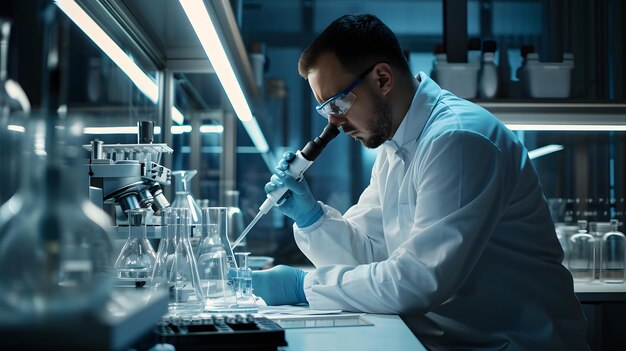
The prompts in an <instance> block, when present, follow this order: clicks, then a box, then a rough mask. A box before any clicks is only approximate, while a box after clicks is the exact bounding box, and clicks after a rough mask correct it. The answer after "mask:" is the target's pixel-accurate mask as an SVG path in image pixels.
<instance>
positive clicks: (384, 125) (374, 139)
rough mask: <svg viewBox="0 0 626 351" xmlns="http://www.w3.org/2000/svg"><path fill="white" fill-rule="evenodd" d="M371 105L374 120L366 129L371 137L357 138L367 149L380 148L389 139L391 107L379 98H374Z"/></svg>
mask: <svg viewBox="0 0 626 351" xmlns="http://www.w3.org/2000/svg"><path fill="white" fill-rule="evenodd" d="M373 103H374V115H375V116H376V118H375V119H374V120H373V121H371V124H370V125H369V128H367V129H369V131H370V133H372V135H371V136H370V137H368V138H357V139H358V140H359V141H360V142H361V144H363V146H365V147H366V148H369V149H375V148H377V147H379V146H381V145H382V144H383V143H384V142H385V141H387V140H388V139H389V138H390V137H391V135H390V134H391V106H390V105H389V103H387V102H385V101H384V100H383V99H382V98H380V97H376V98H375V100H374V102H373Z"/></svg>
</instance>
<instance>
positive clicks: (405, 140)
mask: <svg viewBox="0 0 626 351" xmlns="http://www.w3.org/2000/svg"><path fill="white" fill-rule="evenodd" d="M416 78H417V79H418V80H419V81H420V84H419V87H418V88H417V91H416V92H415V95H414V96H413V100H412V101H411V106H410V107H409V110H408V111H407V113H406V115H405V116H404V118H403V119H402V123H400V126H399V127H398V129H397V130H396V133H395V134H394V136H393V138H392V139H391V140H388V141H386V142H385V143H384V144H383V145H385V146H387V147H389V148H391V150H393V151H394V153H395V154H400V156H401V157H402V158H403V160H405V161H406V157H410V156H411V154H412V153H413V152H414V148H410V147H408V146H409V144H411V143H413V144H414V143H415V142H416V141H417V139H418V138H419V136H420V134H421V133H422V131H423V130H424V126H425V125H426V122H427V121H428V119H429V117H430V114H431V112H432V110H433V108H434V107H435V104H436V103H437V101H438V100H439V96H440V95H441V88H440V87H439V85H437V83H435V81H433V80H432V79H430V78H429V77H428V76H427V75H426V74H425V73H424V72H419V73H418V75H417V77H416ZM411 145H412V144H411Z"/></svg>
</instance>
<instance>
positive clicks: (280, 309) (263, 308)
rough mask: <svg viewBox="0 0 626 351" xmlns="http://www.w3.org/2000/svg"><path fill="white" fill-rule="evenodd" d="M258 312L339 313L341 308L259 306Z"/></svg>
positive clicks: (305, 314) (290, 313)
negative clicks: (314, 308) (318, 308)
mask: <svg viewBox="0 0 626 351" xmlns="http://www.w3.org/2000/svg"><path fill="white" fill-rule="evenodd" d="M259 313H260V314H283V315H300V316H315V315H328V314H339V313H341V310H312V309H310V308H309V306H305V305H303V306H290V305H284V306H259Z"/></svg>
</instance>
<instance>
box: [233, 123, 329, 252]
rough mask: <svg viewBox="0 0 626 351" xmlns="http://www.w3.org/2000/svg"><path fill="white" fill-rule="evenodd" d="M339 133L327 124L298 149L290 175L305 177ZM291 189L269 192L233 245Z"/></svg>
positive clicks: (290, 168) (237, 243)
mask: <svg viewBox="0 0 626 351" xmlns="http://www.w3.org/2000/svg"><path fill="white" fill-rule="evenodd" d="M337 135H339V129H338V128H337V127H335V126H334V125H332V124H330V123H329V124H327V125H326V127H324V130H323V131H322V133H321V134H320V135H319V136H318V137H316V138H315V139H313V140H311V141H309V142H308V143H307V144H306V145H305V146H304V148H303V149H302V151H300V150H298V152H296V157H295V158H294V159H293V161H291V163H290V165H289V168H288V169H287V171H285V172H286V173H287V174H288V175H289V176H290V177H292V178H294V179H296V180H297V181H300V180H302V179H303V176H304V172H306V170H307V169H309V167H311V165H312V164H313V162H314V161H315V159H316V158H317V156H319V155H320V154H321V153H322V151H323V150H324V148H325V147H326V145H328V143H330V142H331V141H332V140H333V139H334V138H335V137H336V136H337ZM288 190H289V189H287V187H282V188H279V189H277V190H275V191H272V192H271V193H269V194H267V199H265V201H263V203H262V204H261V206H260V207H259V213H257V215H256V216H254V219H252V222H250V224H248V226H247V227H246V229H244V230H243V233H241V234H240V235H239V237H238V238H237V240H235V242H233V243H232V247H233V248H236V247H237V246H238V245H239V244H240V243H241V242H242V240H243V239H244V238H245V237H246V235H248V233H249V232H250V230H251V229H252V227H254V225H255V224H256V223H257V222H258V221H259V219H261V217H263V216H264V215H265V214H266V213H268V212H269V211H270V210H271V209H272V207H274V206H279V205H280V204H282V203H283V201H284V197H285V194H286V193H287V191H288Z"/></svg>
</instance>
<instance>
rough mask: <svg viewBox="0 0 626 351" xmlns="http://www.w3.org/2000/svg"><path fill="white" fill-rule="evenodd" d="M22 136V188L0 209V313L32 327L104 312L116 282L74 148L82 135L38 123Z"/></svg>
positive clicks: (103, 219)
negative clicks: (41, 322) (36, 323)
mask: <svg viewBox="0 0 626 351" xmlns="http://www.w3.org/2000/svg"><path fill="white" fill-rule="evenodd" d="M61 127H62V128H61ZM26 130H27V133H24V134H25V136H26V138H25V140H28V142H26V143H25V146H24V147H23V149H24V150H25V156H26V158H25V162H23V169H22V173H21V174H22V178H21V185H20V189H19V190H18V192H17V193H16V194H15V195H14V196H13V197H12V198H11V199H10V200H9V201H8V202H7V203H6V204H5V205H4V206H2V208H0V312H2V313H8V314H9V315H10V316H11V317H14V318H16V319H20V318H24V319H27V320H31V321H32V320H35V319H37V320H42V319H45V318H48V317H51V318H52V320H54V318H56V317H61V316H62V317H63V318H67V317H68V316H70V315H72V314H79V313H83V312H85V311H91V310H95V309H98V308H101V307H102V306H104V304H105V302H106V300H107V299H108V297H109V294H110V291H111V288H112V281H113V274H112V272H111V268H112V265H111V249H112V248H111V239H110V233H109V229H110V228H111V224H110V221H109V218H108V216H107V215H106V213H104V212H103V211H102V210H101V209H99V208H98V207H97V206H96V205H94V204H93V203H91V202H90V201H89V200H88V198H87V193H88V189H89V181H88V177H87V175H86V170H85V168H84V166H83V165H82V164H80V160H81V159H82V157H81V156H82V155H81V154H80V152H82V149H80V147H79V146H78V145H74V144H72V142H73V141H79V140H80V135H79V134H78V130H80V131H82V128H76V127H74V126H70V125H64V126H59V127H58V128H57V127H56V126H55V125H53V124H52V123H51V122H48V124H46V123H44V121H43V120H41V119H39V118H37V117H35V118H33V119H32V120H31V121H30V122H29V124H28V126H27V129H26ZM74 132H76V133H74ZM83 175H84V178H81V176H83ZM77 179H79V180H80V179H83V180H84V181H83V182H80V181H79V182H78V183H77ZM77 184H78V188H77ZM81 186H82V188H80V187H81Z"/></svg>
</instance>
